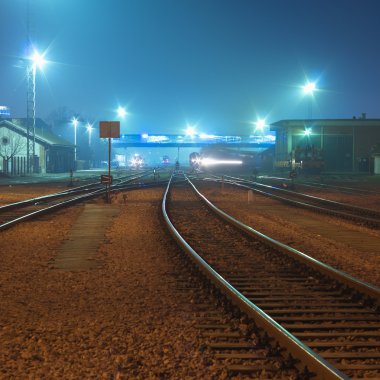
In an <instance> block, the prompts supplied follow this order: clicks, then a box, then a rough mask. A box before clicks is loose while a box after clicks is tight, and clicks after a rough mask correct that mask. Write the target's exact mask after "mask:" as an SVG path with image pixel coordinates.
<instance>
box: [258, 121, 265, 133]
mask: <svg viewBox="0 0 380 380" xmlns="http://www.w3.org/2000/svg"><path fill="white" fill-rule="evenodd" d="M255 125H256V128H255V132H256V131H259V132H261V133H262V132H263V131H264V128H265V126H266V122H265V119H259V120H257V121H256V124H255Z"/></svg>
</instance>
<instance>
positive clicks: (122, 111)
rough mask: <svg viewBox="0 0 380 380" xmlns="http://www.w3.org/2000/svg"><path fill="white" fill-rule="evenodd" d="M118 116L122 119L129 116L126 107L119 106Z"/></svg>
mask: <svg viewBox="0 0 380 380" xmlns="http://www.w3.org/2000/svg"><path fill="white" fill-rule="evenodd" d="M117 116H119V117H121V118H124V117H125V116H127V111H126V109H125V108H124V107H122V106H119V107H118V109H117Z"/></svg>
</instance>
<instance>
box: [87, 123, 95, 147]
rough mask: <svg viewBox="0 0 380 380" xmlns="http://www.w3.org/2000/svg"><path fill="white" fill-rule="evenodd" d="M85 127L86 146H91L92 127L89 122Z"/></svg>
mask: <svg viewBox="0 0 380 380" xmlns="http://www.w3.org/2000/svg"><path fill="white" fill-rule="evenodd" d="M86 129H87V132H88V146H91V133H92V130H93V129H94V128H93V127H92V124H91V123H87V125H86Z"/></svg>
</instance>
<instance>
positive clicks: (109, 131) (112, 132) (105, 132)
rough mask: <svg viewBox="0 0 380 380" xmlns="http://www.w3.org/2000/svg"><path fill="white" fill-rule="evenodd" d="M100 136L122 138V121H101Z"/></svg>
mask: <svg viewBox="0 0 380 380" xmlns="http://www.w3.org/2000/svg"><path fill="white" fill-rule="evenodd" d="M99 133H100V138H103V139H107V138H111V139H118V138H120V121H100V122H99Z"/></svg>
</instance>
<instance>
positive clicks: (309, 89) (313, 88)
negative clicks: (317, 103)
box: [302, 82, 317, 120]
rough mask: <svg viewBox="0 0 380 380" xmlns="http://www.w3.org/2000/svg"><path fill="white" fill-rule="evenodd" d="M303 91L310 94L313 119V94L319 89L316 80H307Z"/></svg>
mask: <svg viewBox="0 0 380 380" xmlns="http://www.w3.org/2000/svg"><path fill="white" fill-rule="evenodd" d="M302 89H303V93H304V94H305V95H308V96H310V103H309V119H310V120H311V119H312V116H313V112H312V111H313V109H312V108H313V94H314V91H316V90H317V85H316V84H315V82H307V83H306V84H305V85H304V86H303V87H302Z"/></svg>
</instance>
